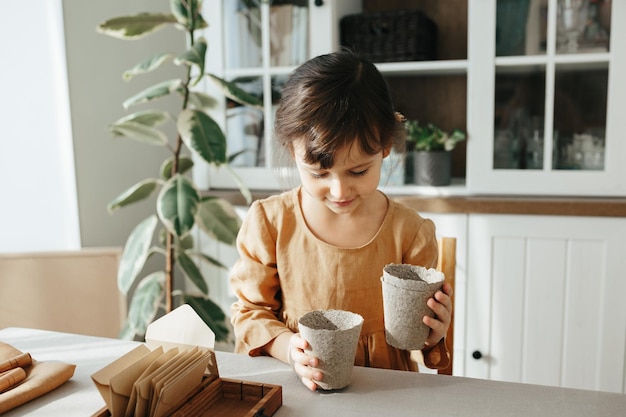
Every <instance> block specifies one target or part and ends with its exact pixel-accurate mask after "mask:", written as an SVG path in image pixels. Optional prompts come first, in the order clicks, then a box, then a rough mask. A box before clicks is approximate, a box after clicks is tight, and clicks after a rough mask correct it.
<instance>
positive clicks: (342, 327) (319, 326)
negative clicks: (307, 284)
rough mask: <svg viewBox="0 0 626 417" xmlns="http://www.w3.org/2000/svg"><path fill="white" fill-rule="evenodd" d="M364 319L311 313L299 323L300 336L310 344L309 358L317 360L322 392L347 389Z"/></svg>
mask: <svg viewBox="0 0 626 417" xmlns="http://www.w3.org/2000/svg"><path fill="white" fill-rule="evenodd" d="M362 326H363V317H361V316H360V315H358V314H355V313H352V312H350V311H343V310H314V311H311V312H309V313H306V314H305V315H304V316H302V317H301V318H300V320H299V321H298V328H299V330H300V335H301V336H302V337H303V338H304V339H305V340H306V341H307V342H308V343H309V349H307V350H306V352H307V354H308V355H311V356H315V357H317V358H319V369H320V370H321V371H322V373H323V374H324V378H323V380H322V381H320V382H317V385H318V386H319V387H320V388H322V389H325V390H332V389H340V388H344V387H346V386H348V385H349V384H350V380H351V378H352V368H353V367H354V358H355V356H356V348H357V345H358V342H359V335H360V334H361V327H362Z"/></svg>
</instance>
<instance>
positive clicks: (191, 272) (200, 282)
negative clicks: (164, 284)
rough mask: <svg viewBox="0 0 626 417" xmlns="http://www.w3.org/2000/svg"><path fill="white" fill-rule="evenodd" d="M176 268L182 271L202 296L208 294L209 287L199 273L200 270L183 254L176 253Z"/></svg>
mask: <svg viewBox="0 0 626 417" xmlns="http://www.w3.org/2000/svg"><path fill="white" fill-rule="evenodd" d="M176 261H177V262H178V266H180V268H181V269H182V270H183V272H184V273H185V275H186V276H187V278H189V280H190V281H191V282H193V284H194V285H195V286H196V287H197V288H198V289H199V290H200V291H201V292H202V294H204V295H208V294H209V287H208V285H207V283H206V281H205V280H204V277H203V276H202V272H200V268H198V266H197V265H196V264H195V262H194V261H193V259H191V258H190V257H189V256H187V254H186V253H185V252H182V251H181V252H178V253H177V255H176Z"/></svg>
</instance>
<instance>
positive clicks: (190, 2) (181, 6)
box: [170, 0, 208, 31]
mask: <svg viewBox="0 0 626 417" xmlns="http://www.w3.org/2000/svg"><path fill="white" fill-rule="evenodd" d="M201 4H202V1H201V0H184V1H183V0H170V11H171V12H172V14H173V15H174V16H176V19H177V20H178V23H180V24H181V25H182V26H184V27H186V28H187V29H189V30H191V31H194V30H196V29H202V28H205V27H207V26H208V25H207V23H206V21H205V20H204V18H203V17H202V15H201V14H200V5H201Z"/></svg>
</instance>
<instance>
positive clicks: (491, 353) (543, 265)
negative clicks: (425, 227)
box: [464, 215, 626, 392]
mask: <svg viewBox="0 0 626 417" xmlns="http://www.w3.org/2000/svg"><path fill="white" fill-rule="evenodd" d="M468 236H469V240H468V260H469V262H468V263H469V270H468V278H467V324H466V326H467V340H466V361H465V364H466V368H465V372H464V374H465V375H466V376H469V377H477V378H487V379H494V380H504V381H515V382H525V383H534V384H544V385H555V386H564V387H572V388H583V389H592V390H603V391H613V392H626V391H625V390H626V379H625V378H626V375H625V353H626V346H625V343H626V302H624V298H625V297H626V257H625V256H624V248H625V247H626V219H617V218H596V217H593V218H592V217H562V216H517V215H469V231H468Z"/></svg>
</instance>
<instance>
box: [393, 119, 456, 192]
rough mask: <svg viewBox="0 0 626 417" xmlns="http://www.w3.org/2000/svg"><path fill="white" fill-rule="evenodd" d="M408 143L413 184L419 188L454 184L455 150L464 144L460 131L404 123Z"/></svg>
mask: <svg viewBox="0 0 626 417" xmlns="http://www.w3.org/2000/svg"><path fill="white" fill-rule="evenodd" d="M404 123H405V124H404V126H405V128H406V134H407V141H408V142H409V145H410V148H411V149H412V152H411V154H410V155H409V157H412V158H413V161H412V162H413V180H414V182H415V184H417V185H432V186H443V185H449V184H450V183H451V172H452V171H451V165H452V150H453V149H454V148H455V146H456V144H457V143H459V142H461V141H463V140H465V133H464V132H463V131H462V130H460V129H453V130H452V131H451V132H444V131H443V130H442V129H441V128H439V127H437V126H435V125H434V124H432V123H428V124H426V125H421V124H420V123H419V122H418V121H417V120H407V121H405V122H404Z"/></svg>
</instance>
